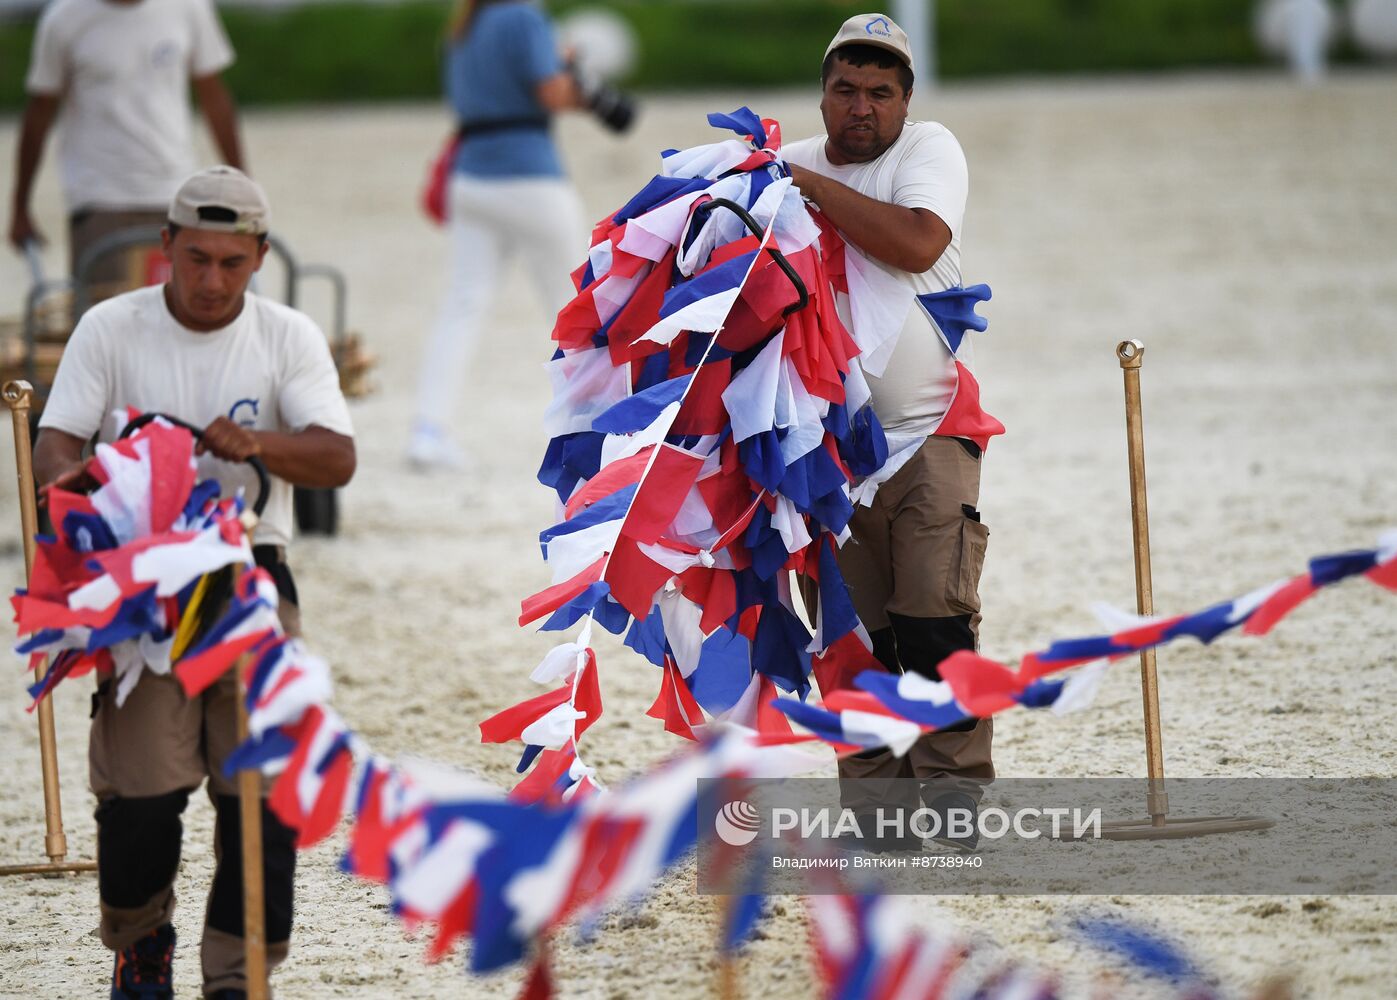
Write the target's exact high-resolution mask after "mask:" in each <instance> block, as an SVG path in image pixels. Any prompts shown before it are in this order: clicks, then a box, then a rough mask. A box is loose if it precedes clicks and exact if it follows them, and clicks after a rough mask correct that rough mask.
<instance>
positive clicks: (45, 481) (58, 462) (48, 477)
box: [34, 427, 86, 487]
mask: <svg viewBox="0 0 1397 1000" xmlns="http://www.w3.org/2000/svg"><path fill="white" fill-rule="evenodd" d="M84 444H86V442H85V441H83V439H82V438H80V437H74V436H73V435H72V434H65V433H64V432H63V431H58V430H54V429H53V428H52V427H45V428H44V429H43V430H41V431H40V432H39V440H38V441H36V442H35V443H34V481H35V482H37V483H38V484H39V486H40V487H44V486H48V485H49V484H51V483H52V482H53V481H54V480H56V479H59V478H60V477H62V476H64V475H67V474H69V473H71V472H73V471H74V470H75V469H77V468H78V467H79V466H80V464H81V463H82V449H83V445H84Z"/></svg>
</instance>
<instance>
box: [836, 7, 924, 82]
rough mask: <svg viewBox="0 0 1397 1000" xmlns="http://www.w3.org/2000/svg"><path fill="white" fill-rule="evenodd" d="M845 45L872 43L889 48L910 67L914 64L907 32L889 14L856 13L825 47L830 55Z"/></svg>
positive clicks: (877, 46)
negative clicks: (827, 46)
mask: <svg viewBox="0 0 1397 1000" xmlns="http://www.w3.org/2000/svg"><path fill="white" fill-rule="evenodd" d="M845 45H872V46H874V47H876V48H880V49H887V50H888V51H889V52H891V53H892V54H893V55H895V56H897V57H898V58H899V59H901V60H902V61H903V62H905V63H906V64H907V68H908V69H914V67H913V66H912V48H911V46H910V45H908V43H907V32H905V31H903V30H902V29H901V28H899V27H898V26H897V22H896V21H894V20H893V19H892V18H890V17H888V15H887V14H879V13H877V12H874V13H872V14H855V15H854V16H853V17H851V18H849V20H847V21H845V22H844V23H843V24H841V25H840V26H839V31H838V32H837V33H836V34H835V36H834V41H832V42H830V43H829V48H827V49H825V55H826V56H828V55H829V54H830V53H831V52H833V51H834V50H835V49H838V48H842V47H843V46H845Z"/></svg>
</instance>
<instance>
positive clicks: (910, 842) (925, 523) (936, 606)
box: [783, 13, 994, 849]
mask: <svg viewBox="0 0 1397 1000" xmlns="http://www.w3.org/2000/svg"><path fill="white" fill-rule="evenodd" d="M913 70H914V67H913V65H912V55H911V51H910V48H909V46H908V42H907V35H906V34H905V33H904V32H903V30H902V29H901V28H899V27H898V26H897V25H896V24H895V23H894V22H893V20H892V19H891V18H890V17H888V16H887V15H886V14H878V13H871V14H859V15H857V16H855V17H851V18H849V20H847V21H845V22H844V24H843V25H842V26H841V27H840V29H839V32H838V33H837V34H836V35H835V37H834V39H833V41H831V42H830V44H829V47H828V48H827V49H826V51H825V60H824V65H823V68H822V70H821V74H820V79H821V84H822V96H821V100H820V111H821V114H822V116H823V118H824V124H825V134H824V135H819V136H815V137H813V138H810V139H805V140H802V141H799V142H795V143H791V144H789V145H787V146H786V147H785V149H784V150H783V156H784V157H785V159H786V161H787V163H788V164H790V166H791V173H792V175H793V177H794V179H795V182H796V184H797V185H798V186H799V187H800V189H801V191H802V193H804V195H805V196H806V198H808V199H809V200H810V201H812V202H814V203H815V204H816V205H817V206H818V207H819V208H820V210H821V211H822V212H823V213H824V214H825V216H826V217H827V218H828V219H829V220H830V221H831V222H833V223H834V225H835V226H837V227H838V229H839V230H840V232H841V233H842V234H843V236H844V238H845V240H846V241H847V242H848V244H849V245H850V252H851V253H858V254H860V255H861V257H862V258H863V259H864V260H866V261H868V262H870V266H871V267H877V268H881V270H882V271H883V272H885V274H886V276H887V277H888V278H889V279H890V280H892V281H895V282H898V283H900V284H901V285H905V286H908V288H907V289H904V290H910V292H911V293H914V294H916V295H925V294H934V293H936V292H941V291H945V290H946V289H950V288H955V287H957V286H959V285H960V283H961V276H960V242H961V228H962V220H963V217H964V214H965V201H966V194H967V191H968V188H969V178H968V172H967V169H966V163H965V156H964V154H963V153H962V151H961V148H960V144H959V143H958V142H957V141H956V139H955V136H953V135H952V134H951V133H950V131H948V130H947V129H946V127H945V126H943V125H940V124H938V123H936V122H909V121H907V112H908V104H909V101H910V99H911V96H912V84H913ZM909 299H910V295H909ZM845 319H846V320H847V319H848V317H847V316H846V317H845ZM956 358H959V359H960V360H961V362H962V363H968V345H967V346H966V347H963V348H962V349H960V350H959V351H957V354H956V355H955V356H954V357H953V356H952V355H951V353H950V350H949V348H948V347H947V346H946V344H945V343H943V341H942V339H941V337H940V336H939V335H938V334H937V332H936V330H935V328H934V326H933V325H932V322H931V320H930V318H929V315H928V314H927V313H926V312H925V311H923V310H922V309H920V308H917V307H915V306H914V307H913V308H912V309H911V310H910V311H909V313H908V317H907V320H906V322H905V324H904V326H903V327H902V329H901V331H900V332H899V334H898V339H897V345H896V347H895V348H894V350H893V354H892V357H891V359H890V360H889V361H888V363H887V366H886V368H885V369H884V371H883V374H882V377H880V378H874V377H872V376H871V375H870V377H869V379H868V383H869V387H870V389H871V391H872V403H873V408H874V412H875V413H876V414H877V415H878V419H879V421H880V422H881V424H882V426H883V428H884V430H885V431H886V432H887V433H888V435H889V438H890V439H891V438H892V437H894V436H897V437H898V438H900V439H904V440H911V441H913V442H914V444H913V447H915V441H916V440H917V439H918V438H919V437H920V436H922V435H926V438H925V443H924V444H922V445H921V446H920V448H919V449H917V450H916V452H915V454H913V455H912V457H911V458H910V459H909V460H908V461H907V462H906V464H905V465H903V466H902V467H901V468H900V469H899V470H898V471H897V472H896V473H894V474H893V475H892V477H891V478H889V479H888V480H887V481H886V482H884V483H882V485H881V486H880V487H879V489H878V492H877V493H876V495H875V496H874V497H873V501H872V504H871V506H859V507H856V508H855V512H854V516H853V519H852V520H851V521H850V524H849V527H850V530H851V532H852V536H853V537H852V539H851V540H850V541H848V542H847V543H845V544H844V545H843V546H842V548H841V549H840V551H839V567H840V570H841V572H842V573H843V575H844V578H845V581H846V582H847V583H848V585H849V589H850V594H851V596H852V598H853V601H854V606H855V608H856V609H857V611H858V613H859V617H860V619H861V620H862V621H863V623H864V625H865V626H866V627H867V628H868V630H869V633H870V635H871V637H872V639H873V646H874V654H875V655H876V656H877V658H878V660H879V661H880V662H881V663H882V664H883V665H884V666H885V667H886V668H887V669H889V670H891V671H894V672H897V673H902V672H907V671H911V672H915V673H918V674H922V675H925V676H927V677H930V678H933V679H939V677H940V675H939V673H938V671H937V666H938V664H939V663H940V662H941V661H942V660H943V659H945V658H946V657H947V656H949V655H950V654H951V653H952V652H954V651H956V650H958V649H974V648H975V644H976V636H977V630H978V624H979V617H980V616H979V611H980V598H979V593H978V588H979V579H980V570H981V567H982V565H983V558H984V549H985V541H986V538H987V536H988V530H987V529H986V528H985V526H984V525H983V524H982V523H981V522H980V514H979V511H978V509H977V505H978V503H979V492H980V456H981V449H980V447H979V446H978V445H977V444H975V443H974V442H973V441H971V440H969V439H968V438H963V437H953V436H945V435H946V429H945V428H944V427H942V426H941V425H942V421H943V418H944V417H945V415H946V414H947V411H948V408H949V406H950V403H951V400H952V398H953V395H954V392H955V386H956V384H957V383H956V369H955V359H956ZM938 428H939V429H940V433H939V434H938V433H935V432H936V431H937V430H938ZM990 740H991V723H990V720H988V719H983V720H979V721H972V722H968V723H964V724H962V725H961V726H959V727H953V729H952V730H949V731H942V732H937V733H931V734H928V735H926V736H924V737H923V738H922V739H921V740H919V741H918V742H917V744H916V745H915V746H914V747H913V748H912V750H911V751H910V752H909V753H908V754H907V755H906V756H905V757H902V758H897V757H894V756H892V754H891V753H889V752H887V751H883V752H871V753H865V754H858V755H855V756H853V757H848V758H845V759H843V760H841V761H840V768H839V773H840V778H841V796H842V798H843V799H844V805H845V807H846V808H849V809H850V810H852V811H853V812H854V814H855V815H856V816H860V817H862V816H869V817H870V822H869V823H867V824H862V825H867V826H870V827H871V826H873V825H874V824H873V822H872V821H871V817H872V816H873V815H874V814H876V810H877V809H878V808H879V807H888V806H890V805H891V806H898V805H901V806H903V807H904V808H911V809H915V808H916V807H917V805H918V804H919V803H918V802H917V798H918V795H917V791H918V786H919V790H920V798H921V799H922V801H923V802H924V803H925V804H926V805H927V806H929V807H930V808H931V809H932V810H933V812H936V813H938V814H945V813H947V811H948V810H949V809H952V808H955V809H968V810H972V811H973V809H974V807H975V802H976V801H977V795H978V791H977V789H978V786H979V785H980V784H982V783H984V782H987V781H990V780H992V779H993V777H994V766H993V764H992V763H991V760H990ZM897 778H901V779H906V780H905V782H904V783H903V787H902V788H901V789H900V791H899V794H898V795H895V796H894V798H895V799H896V801H890V800H889V798H888V794H887V793H886V792H885V791H883V789H885V788H886V787H888V786H884V785H882V784H881V779H897ZM860 779H879V780H877V781H873V782H865V781H862V780H860ZM874 789H877V790H878V791H877V792H874V791H872V790H874ZM943 818H944V817H943ZM864 832H865V838H864V839H865V843H866V844H867V845H868V846H871V847H873V848H875V849H901V848H916V847H918V846H919V844H920V841H919V840H917V838H916V837H915V835H912V834H908V835H906V836H904V837H896V836H892V837H887V836H885V837H881V838H874V837H869V836H867V834H868V831H864ZM958 840H959V846H962V847H971V846H973V841H974V838H973V837H971V838H958Z"/></svg>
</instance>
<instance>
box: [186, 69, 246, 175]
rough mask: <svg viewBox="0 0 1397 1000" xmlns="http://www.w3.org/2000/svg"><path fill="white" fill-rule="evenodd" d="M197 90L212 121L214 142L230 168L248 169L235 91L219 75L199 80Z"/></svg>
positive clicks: (201, 103) (210, 123)
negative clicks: (239, 130)
mask: <svg viewBox="0 0 1397 1000" xmlns="http://www.w3.org/2000/svg"><path fill="white" fill-rule="evenodd" d="M194 90H195V92H196V93H197V94H198V95H199V107H200V109H201V110H202V111H203V112H204V118H205V119H207V120H208V123H209V131H210V132H211V133H213V141H214V144H215V145H217V146H218V151H219V153H220V154H221V155H222V156H223V162H224V163H226V164H227V165H228V166H230V167H237V168H238V169H239V170H246V169H247V164H246V162H245V161H244V159H243V147H242V139H241V137H240V136H239V135H238V108H237V104H236V103H235V102H234V101H233V95H232V92H230V91H229V90H228V87H227V85H225V84H224V82H223V79H222V78H221V77H219V76H217V75H214V76H206V77H201V78H199V79H197V80H195V81H194Z"/></svg>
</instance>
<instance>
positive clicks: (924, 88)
mask: <svg viewBox="0 0 1397 1000" xmlns="http://www.w3.org/2000/svg"><path fill="white" fill-rule="evenodd" d="M892 7H893V20H894V21H896V22H897V23H898V26H899V27H901V28H902V30H903V31H905V32H907V44H908V47H909V48H911V50H912V69H913V72H914V73H916V77H917V80H916V83H915V84H914V85H913V86H914V89H915V90H920V91H921V92H922V93H924V94H925V93H929V92H930V91H931V89H932V87H934V86H936V45H935V35H936V3H935V0H894V2H893V5H892Z"/></svg>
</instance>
